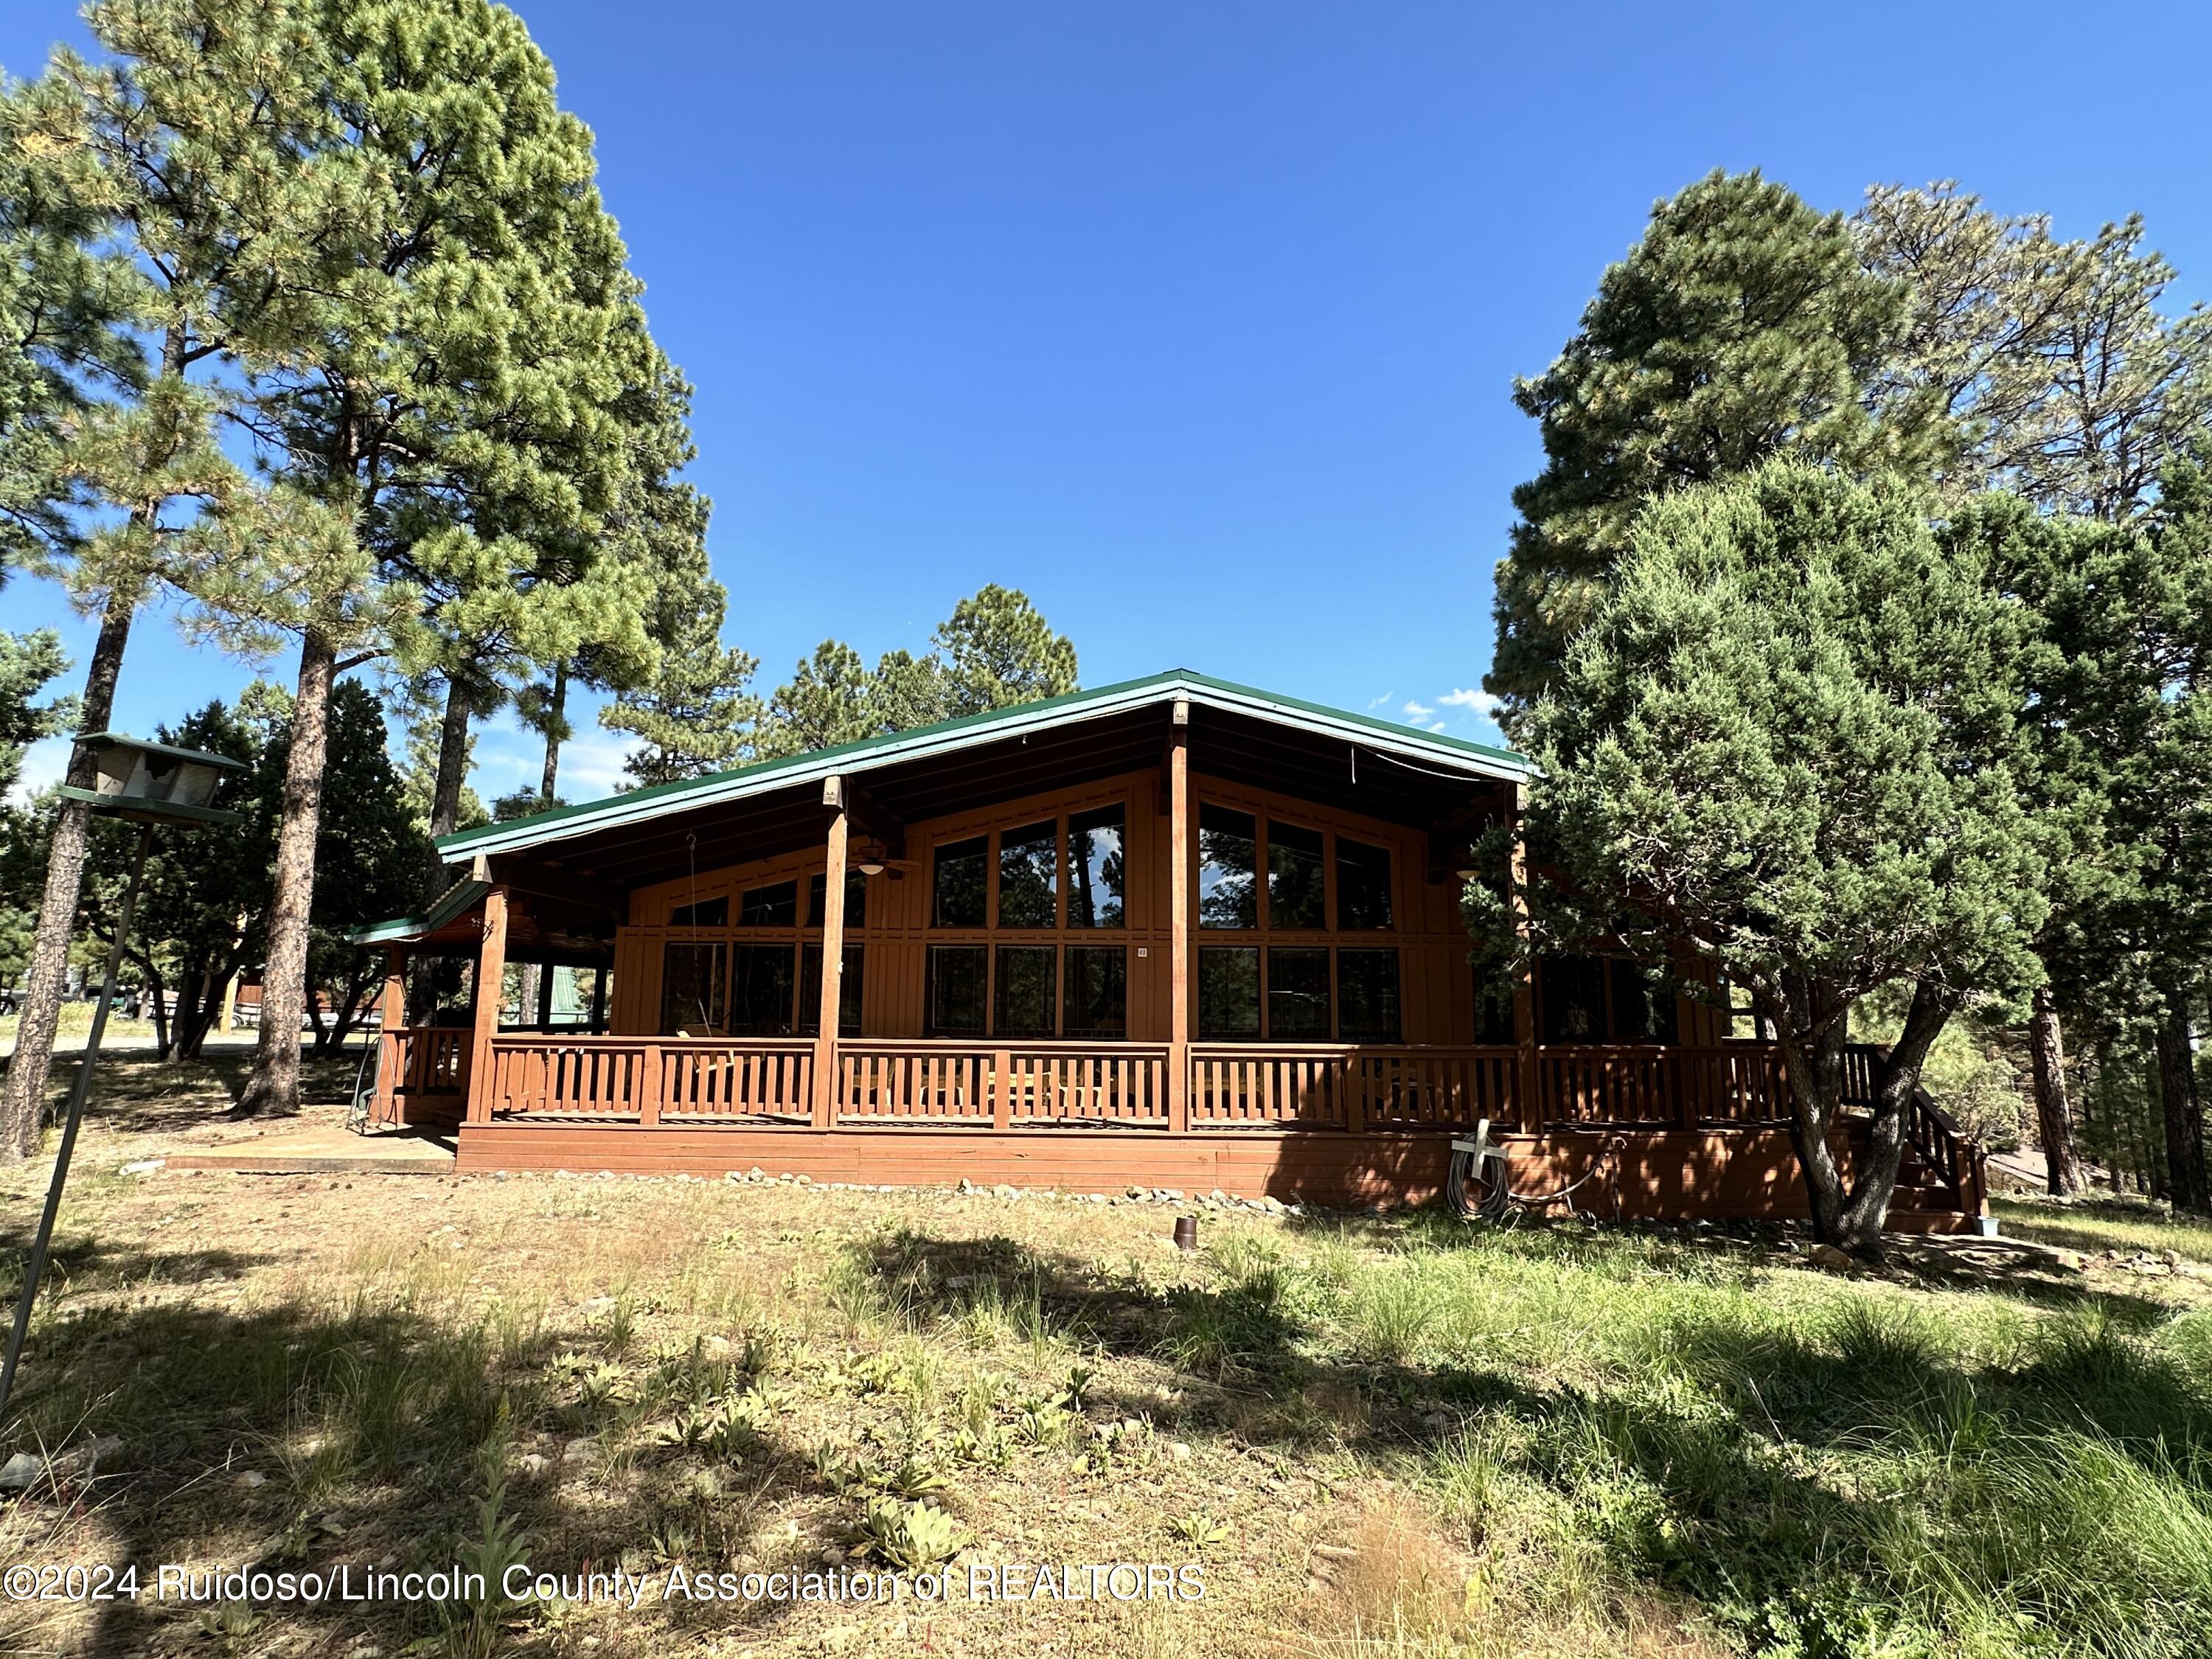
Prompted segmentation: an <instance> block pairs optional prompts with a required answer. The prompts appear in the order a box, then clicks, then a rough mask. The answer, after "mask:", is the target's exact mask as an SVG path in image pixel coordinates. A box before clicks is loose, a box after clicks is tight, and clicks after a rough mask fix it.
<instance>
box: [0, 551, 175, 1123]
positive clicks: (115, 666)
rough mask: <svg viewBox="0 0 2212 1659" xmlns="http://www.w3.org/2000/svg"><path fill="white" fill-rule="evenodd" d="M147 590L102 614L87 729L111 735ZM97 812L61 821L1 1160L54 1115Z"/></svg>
mask: <svg viewBox="0 0 2212 1659" xmlns="http://www.w3.org/2000/svg"><path fill="white" fill-rule="evenodd" d="M139 599H140V595H139V593H138V592H137V591H135V590H127V589H125V588H120V587H118V588H115V589H113V590H112V591H111V592H109V593H108V596H107V605H106V609H105V610H103V611H101V612H100V637H99V638H98V639H97V640H96V641H94V644H93V647H92V663H91V665H90V667H89V668H88V670H87V671H86V673H85V677H84V716H83V720H82V724H81V725H79V726H78V727H77V730H78V731H80V732H104V731H106V729H107V724H108V722H109V720H112V718H113V717H114V713H115V682H116V679H117V677H118V676H119V675H120V674H121V673H122V671H123V651H124V647H125V646H126V645H128V644H129V643H130V641H131V617H132V616H133V615H134V614H135V613H136V612H137V609H138V601H139ZM95 775H96V770H95V768H94V765H93V757H92V753H91V751H90V750H86V749H82V748H79V749H77V750H75V751H74V752H73V753H72V754H71V755H70V766H69V773H68V776H67V781H68V782H69V783H70V785H71V786H72V787H76V788H78V789H89V788H91V787H92V785H93V780H94V776H95ZM91 824H92V814H91V812H90V811H88V809H87V808H86V806H85V805H84V803H83V802H82V801H74V800H66V799H65V800H64V801H63V802H62V804H61V811H59V812H58V814H56V816H55V820H54V835H53V842H52V846H51V848H49V849H48V851H47V854H46V891H45V893H44V894H43V896H41V897H40V901H39V922H38V931H37V933H36V935H35V936H34V938H33V942H32V945H31V962H30V968H29V971H28V972H27V974H26V975H24V981H23V998H22V1017H21V1020H20V1021H19V1022H18V1023H17V1024H16V1028H15V1057H14V1058H13V1059H12V1060H9V1063H8V1075H7V1080H6V1083H5V1085H0V1158H32V1157H34V1156H36V1155H37V1152H38V1150H39V1131H40V1124H41V1121H43V1119H44V1118H45V1116H46V1079H47V1077H48V1075H49V1074H50V1073H51V1072H52V1068H53V1060H54V1033H55V1031H56V1030H57V1029H58V1027H59V1025H60V1024H61V1013H62V993H63V992H64V990H65V989H67V988H68V981H69V945H70V935H71V934H72V933H75V932H76V902H77V896H78V893H79V892H80V891H81V890H82V886H83V882H84V853H85V843H86V840H87V838H88V836H89V835H90V833H91Z"/></svg>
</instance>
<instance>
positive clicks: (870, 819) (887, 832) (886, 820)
mask: <svg viewBox="0 0 2212 1659" xmlns="http://www.w3.org/2000/svg"><path fill="white" fill-rule="evenodd" d="M842 782H843V784H844V786H845V816H846V817H847V818H848V819H849V820H850V821H851V828H852V829H853V830H854V831H857V832H858V833H859V834H860V835H863V836H866V837H867V838H868V839H869V840H871V841H879V842H882V843H883V844H884V851H885V852H886V853H888V854H890V856H891V857H892V858H895V859H902V858H904V857H905V856H906V820H905V819H903V818H902V817H899V815H898V814H897V813H896V812H894V811H891V810H890V808H889V807H887V806H885V805H884V804H883V802H881V801H880V800H878V799H876V797H875V796H874V795H872V794H871V793H869V792H868V787H867V786H866V784H864V783H862V782H861V781H860V780H859V779H858V778H845V779H843V780H842Z"/></svg>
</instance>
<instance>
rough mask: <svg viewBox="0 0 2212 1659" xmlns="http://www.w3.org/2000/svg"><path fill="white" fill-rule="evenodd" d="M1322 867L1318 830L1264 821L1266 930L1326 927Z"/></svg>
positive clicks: (1326, 917) (1320, 841) (1319, 832)
mask: <svg viewBox="0 0 2212 1659" xmlns="http://www.w3.org/2000/svg"><path fill="white" fill-rule="evenodd" d="M1267 926H1268V927H1273V928H1279V929H1284V930H1288V929H1291V928H1296V927H1315V928H1319V927H1328V916H1327V915H1326V913H1325V912H1324V910H1323V908H1322V836H1321V831H1320V830H1318V829H1300V828H1299V827H1298V826H1297V824H1294V823H1282V822H1281V821H1279V819H1275V818H1269V819H1268V820H1267Z"/></svg>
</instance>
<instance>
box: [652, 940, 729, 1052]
mask: <svg viewBox="0 0 2212 1659" xmlns="http://www.w3.org/2000/svg"><path fill="white" fill-rule="evenodd" d="M727 949H728V947H727V946H726V945H663V946H662V947H661V952H660V1029H661V1030H662V1031H663V1032H664V1033H666V1034H668V1035H671V1036H672V1035H674V1034H675V1033H676V1032H678V1031H690V1032H691V1033H693V1034H694V1035H695V1036H710V1035H713V1034H714V1033H716V1032H719V1031H720V1030H721V1027H722V991H723V980H722V975H723V974H724V972H725V971H726V958H725V957H724V955H723V952H724V951H726V950H727Z"/></svg>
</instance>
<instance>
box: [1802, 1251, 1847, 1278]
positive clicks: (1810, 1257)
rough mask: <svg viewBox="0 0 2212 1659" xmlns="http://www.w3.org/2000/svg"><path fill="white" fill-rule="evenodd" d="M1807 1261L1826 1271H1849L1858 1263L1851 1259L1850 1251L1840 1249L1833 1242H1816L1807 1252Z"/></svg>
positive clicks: (1812, 1265)
mask: <svg viewBox="0 0 2212 1659" xmlns="http://www.w3.org/2000/svg"><path fill="white" fill-rule="evenodd" d="M1805 1263H1806V1265H1807V1266H1808V1267H1818V1268H1819V1269H1820V1271H1821V1272H1822V1273H1849V1272H1850V1270H1851V1269H1852V1268H1853V1267H1857V1265H1858V1264H1857V1262H1856V1261H1852V1260H1851V1255H1850V1251H1848V1250H1839V1249H1837V1248H1836V1247H1835V1246H1834V1245H1832V1244H1815V1245H1814V1247H1813V1248H1812V1249H1809V1250H1808V1251H1806V1252H1805Z"/></svg>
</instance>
